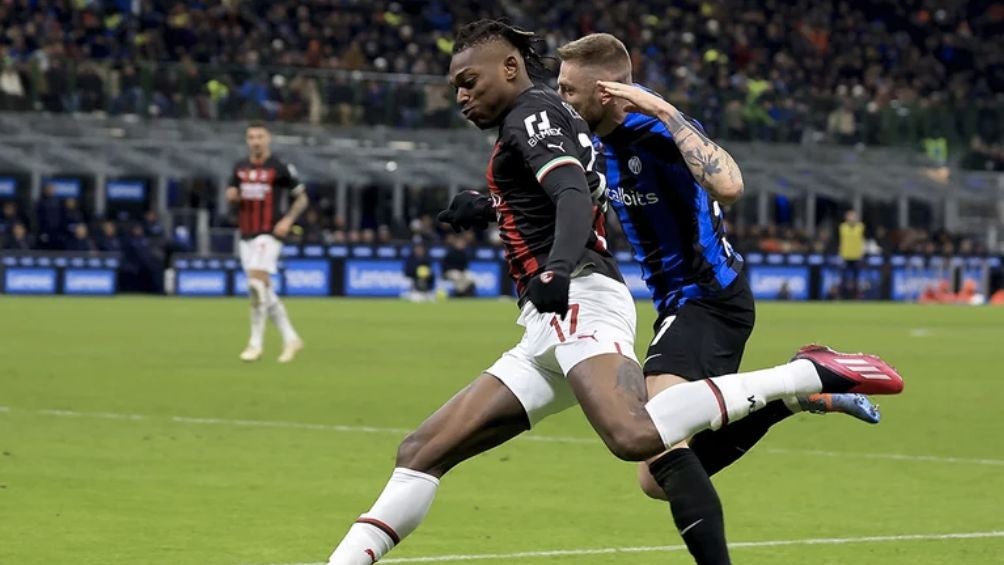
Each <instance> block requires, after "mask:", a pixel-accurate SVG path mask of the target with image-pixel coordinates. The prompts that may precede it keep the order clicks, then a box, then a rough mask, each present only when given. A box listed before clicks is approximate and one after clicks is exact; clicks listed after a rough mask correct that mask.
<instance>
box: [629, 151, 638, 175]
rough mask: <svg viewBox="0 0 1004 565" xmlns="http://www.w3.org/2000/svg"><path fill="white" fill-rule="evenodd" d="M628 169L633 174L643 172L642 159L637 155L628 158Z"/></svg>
mask: <svg viewBox="0 0 1004 565" xmlns="http://www.w3.org/2000/svg"><path fill="white" fill-rule="evenodd" d="M628 170H629V171H631V174H633V175H637V174H640V173H641V159H639V158H638V156H637V155H635V156H634V157H631V158H630V159H628Z"/></svg>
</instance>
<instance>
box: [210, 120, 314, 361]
mask: <svg viewBox="0 0 1004 565" xmlns="http://www.w3.org/2000/svg"><path fill="white" fill-rule="evenodd" d="M271 139H272V138H271V135H270V134H269V131H268V128H266V127H265V124H263V123H259V122H253V123H251V124H250V125H249V126H248V128H247V145H248V157H247V158H244V159H241V160H240V161H237V163H236V164H235V165H234V168H233V174H232V175H231V177H230V184H229V186H228V187H227V193H226V195H227V200H228V201H229V202H230V203H231V204H232V205H235V206H237V208H238V212H237V219H238V226H239V229H240V237H241V241H240V244H239V245H240V257H241V267H242V268H243V269H244V272H245V273H246V274H247V281H248V295H249V296H250V297H251V339H250V340H249V341H248V345H247V347H245V348H244V351H242V352H241V354H240V358H241V360H242V361H257V360H258V359H260V358H261V354H262V348H263V345H264V341H265V316H266V315H267V316H268V317H269V319H271V320H272V322H273V323H274V324H275V326H276V327H277V328H279V332H280V333H281V334H282V342H283V346H282V353H281V354H280V355H279V362H280V363H288V362H290V361H292V360H293V358H294V357H295V356H296V353H297V352H298V351H300V350H301V349H303V340H302V339H300V336H299V335H298V334H297V333H296V330H295V329H293V324H292V323H291V322H290V321H289V315H288V314H287V313H286V307H285V306H283V304H282V301H281V300H279V295H278V294H276V292H275V288H274V287H273V285H272V280H271V275H274V274H276V273H277V272H278V264H279V255H280V253H281V252H282V238H284V237H286V235H287V234H289V231H290V229H292V227H293V223H294V222H296V219H297V218H299V217H300V214H302V213H303V211H304V210H306V209H307V206H308V205H309V204H310V201H309V199H308V197H307V190H306V187H305V186H304V185H303V183H301V182H300V180H299V179H298V178H297V176H296V169H295V168H294V167H293V166H292V165H290V164H288V163H285V162H283V161H281V160H279V159H278V158H277V157H275V156H274V155H272V150H271ZM287 193H288V195H287ZM288 196H292V197H293V201H292V203H291V204H290V206H289V210H288V211H287V212H286V214H285V215H281V212H280V210H281V208H280V207H281V205H282V203H283V200H284V199H286V198H288Z"/></svg>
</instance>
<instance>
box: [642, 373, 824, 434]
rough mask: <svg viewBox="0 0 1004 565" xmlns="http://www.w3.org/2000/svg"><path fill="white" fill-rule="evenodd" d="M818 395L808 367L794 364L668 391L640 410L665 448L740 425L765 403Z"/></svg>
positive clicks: (818, 387)
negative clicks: (712, 431) (728, 425)
mask: <svg viewBox="0 0 1004 565" xmlns="http://www.w3.org/2000/svg"><path fill="white" fill-rule="evenodd" d="M822 389H823V384H822V382H820V380H819V375H818V374H816V368H815V366H814V365H813V364H812V362H811V361H808V360H805V359H799V360H797V361H792V362H791V363H788V364H787V365H780V366H777V367H772V368H770V369H763V370H760V371H753V372H750V373H737V374H734V375H725V376H722V377H713V378H710V379H706V380H704V381H696V382H691V383H684V384H679V385H675V386H671V387H669V388H668V389H666V390H664V391H662V392H660V393H659V394H657V395H655V396H654V397H653V398H652V399H651V400H649V401H648V404H646V405H645V409H646V410H647V411H648V414H649V416H650V417H651V418H652V421H653V422H654V423H655V427H656V429H658V430H659V435H660V436H662V441H663V443H664V444H665V445H666V447H667V448H669V447H671V446H673V445H676V444H677V443H679V442H681V441H683V440H685V439H687V438H689V437H691V436H693V435H694V434H696V433H697V432H700V431H703V430H705V429H708V428H711V429H713V430H717V429H718V428H720V427H722V426H723V425H725V424H727V423H729V422H735V421H736V420H740V419H742V418H744V417H746V416H748V415H749V414H751V413H753V412H755V411H757V410H759V409H761V408H763V407H764V405H766V404H767V403H768V402H771V401H774V400H779V399H783V398H789V397H792V396H796V395H806V394H812V393H816V392H820V391H821V390H822Z"/></svg>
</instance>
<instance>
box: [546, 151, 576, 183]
mask: <svg viewBox="0 0 1004 565" xmlns="http://www.w3.org/2000/svg"><path fill="white" fill-rule="evenodd" d="M563 165H577V166H578V167H579V168H580V169H581V168H582V163H580V162H579V160H578V159H577V158H575V157H572V156H571V155H562V156H561V157H555V158H554V159H551V160H550V161H548V162H546V163H544V166H543V167H541V168H540V170H538V171H537V182H541V181H542V180H544V177H546V176H547V173H549V172H551V171H553V170H554V169H557V168H558V167H561V166H563Z"/></svg>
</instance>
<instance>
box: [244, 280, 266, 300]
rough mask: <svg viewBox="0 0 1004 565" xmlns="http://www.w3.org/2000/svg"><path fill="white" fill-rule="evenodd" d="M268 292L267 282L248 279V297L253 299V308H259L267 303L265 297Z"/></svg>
mask: <svg viewBox="0 0 1004 565" xmlns="http://www.w3.org/2000/svg"><path fill="white" fill-rule="evenodd" d="M267 292H268V288H267V287H266V286H265V281H263V280H261V279H257V278H254V277H248V296H249V297H251V305H252V306H258V305H259V304H261V303H263V302H265V295H266V293H267Z"/></svg>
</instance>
